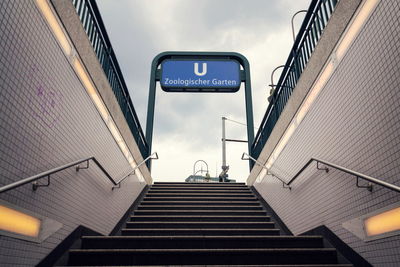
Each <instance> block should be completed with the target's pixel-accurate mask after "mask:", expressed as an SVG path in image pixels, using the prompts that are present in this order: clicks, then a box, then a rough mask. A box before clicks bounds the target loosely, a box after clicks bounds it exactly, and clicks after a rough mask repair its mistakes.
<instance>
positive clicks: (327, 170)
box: [317, 161, 329, 173]
mask: <svg viewBox="0 0 400 267" xmlns="http://www.w3.org/2000/svg"><path fill="white" fill-rule="evenodd" d="M319 163H320V162H319V161H317V169H318V170H320V171H325V172H326V173H328V172H329V168H328V167H324V168H320V167H319Z"/></svg>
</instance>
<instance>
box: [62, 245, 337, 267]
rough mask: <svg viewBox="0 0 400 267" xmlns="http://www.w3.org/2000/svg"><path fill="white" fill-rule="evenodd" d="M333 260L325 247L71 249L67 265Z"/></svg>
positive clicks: (266, 262) (331, 252)
mask: <svg viewBox="0 0 400 267" xmlns="http://www.w3.org/2000/svg"><path fill="white" fill-rule="evenodd" d="M336 257H337V256H336V250H335V249H329V248H320V249H310V248H301V249H299V248H285V249H281V248H280V249H269V248H251V249H233V248H229V249H84V250H83V249H74V250H71V251H70V265H72V266H73V265H81V264H85V265H99V264H101V265H128V264H131V265H132V264H135V265H138V264H141V265H151V264H153V265H157V264H163V265H171V264H175V265H185V264H193V263H196V264H295V263H296V264H298V263H307V264H311V263H332V262H335V261H336Z"/></svg>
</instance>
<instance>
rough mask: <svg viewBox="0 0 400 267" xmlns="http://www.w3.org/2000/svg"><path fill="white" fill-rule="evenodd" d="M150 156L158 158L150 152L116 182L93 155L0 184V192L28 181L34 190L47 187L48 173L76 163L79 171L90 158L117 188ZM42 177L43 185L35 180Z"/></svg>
mask: <svg viewBox="0 0 400 267" xmlns="http://www.w3.org/2000/svg"><path fill="white" fill-rule="evenodd" d="M154 154H155V155H156V158H152V156H153V155H154ZM150 158H152V159H158V155H157V152H154V153H153V154H151V155H150V156H148V157H147V158H146V159H145V160H143V161H142V162H141V163H140V164H138V165H137V166H136V167H135V168H134V169H133V170H132V171H131V172H130V173H129V174H128V175H126V176H125V177H124V178H122V179H121V180H119V181H118V182H115V180H114V179H113V178H112V177H111V175H110V174H109V173H108V172H107V171H106V169H105V168H104V167H103V166H102V165H101V163H100V162H99V161H98V160H97V159H96V158H95V157H88V158H84V159H80V160H77V161H73V162H70V163H68V164H65V165H62V166H60V167H57V168H54V169H51V170H48V171H45V172H41V173H39V174H36V175H33V176H31V177H28V178H25V179H22V180H19V181H17V182H14V183H11V184H8V185H5V186H2V187H0V193H4V192H7V191H9V190H12V189H15V188H17V187H20V186H22V185H25V184H28V183H33V184H32V189H33V190H34V191H36V190H37V188H39V187H47V186H49V185H50V175H52V174H54V173H57V172H60V171H63V170H65V169H68V168H70V167H73V166H76V165H78V166H76V171H79V170H81V169H88V168H89V161H91V160H92V161H93V162H94V163H95V164H96V165H97V167H99V169H100V170H101V171H102V172H103V173H104V174H105V175H106V177H107V178H108V179H109V180H110V181H111V183H113V184H114V186H113V188H112V189H114V188H119V187H120V186H121V182H122V181H123V180H125V179H126V178H127V177H128V176H130V175H131V174H132V173H134V172H135V170H136V169H137V168H139V167H140V166H141V165H143V164H144V163H145V162H146V161H147V160H149V159H150ZM83 162H86V163H87V165H86V167H80V166H79V164H81V163H83ZM44 177H47V179H48V181H47V184H44V185H41V184H38V183H37V181H38V180H39V179H42V178H44Z"/></svg>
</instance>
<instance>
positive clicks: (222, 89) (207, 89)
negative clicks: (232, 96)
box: [160, 58, 241, 93]
mask: <svg viewBox="0 0 400 267" xmlns="http://www.w3.org/2000/svg"><path fill="white" fill-rule="evenodd" d="M184 61H191V62H195V61H198V62H200V63H209V62H210V63H212V62H233V63H235V64H237V76H236V77H235V78H237V79H235V82H237V85H236V86H211V85H210V86H199V87H197V86H180V85H171V86H168V85H164V84H163V78H164V68H165V67H164V63H166V62H184ZM160 65H161V69H160V70H161V78H160V85H161V89H162V90H163V91H165V92H185V93H186V92H187V93H236V92H237V91H239V89H240V85H241V77H240V74H241V73H240V71H241V69H240V63H239V61H237V60H236V59H226V58H224V59H216V58H214V59H207V60H204V59H201V60H200V59H196V58H194V59H193V58H181V59H165V60H163V61H162V62H161V64H160ZM235 71H236V70H235ZM195 75H196V74H195ZM205 75H207V74H205ZM235 75H236V73H235ZM177 76H178V75H177ZM201 77H202V76H198V77H195V76H193V78H198V79H201V80H203V81H210V80H211V79H212V78H213V77H211V78H209V79H208V80H206V79H202V78H201ZM186 78H187V77H185V79H186ZM178 79H179V78H178Z"/></svg>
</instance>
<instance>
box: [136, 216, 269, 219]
mask: <svg viewBox="0 0 400 267" xmlns="http://www.w3.org/2000/svg"><path fill="white" fill-rule="evenodd" d="M145 217H146V218H147V217H149V218H154V219H156V218H169V217H172V218H249V217H251V218H266V217H267V218H268V217H270V216H268V215H262V216H261V215H131V218H145Z"/></svg>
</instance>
